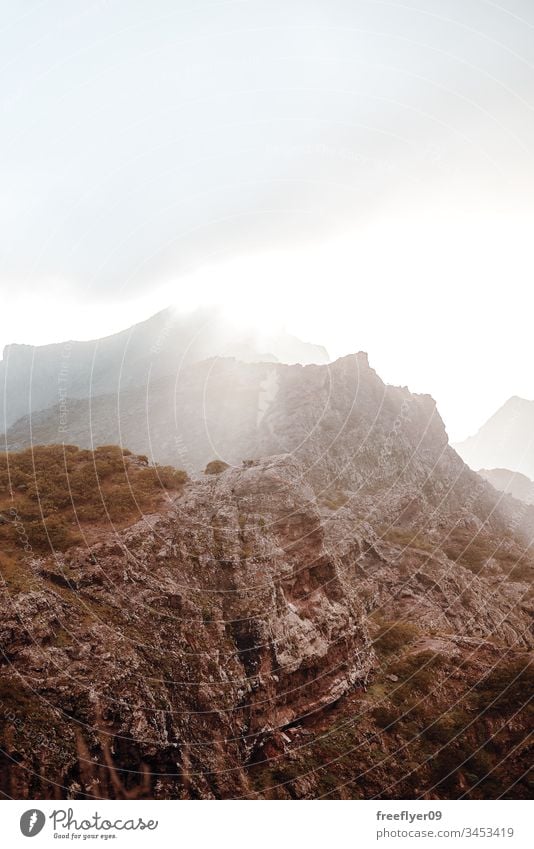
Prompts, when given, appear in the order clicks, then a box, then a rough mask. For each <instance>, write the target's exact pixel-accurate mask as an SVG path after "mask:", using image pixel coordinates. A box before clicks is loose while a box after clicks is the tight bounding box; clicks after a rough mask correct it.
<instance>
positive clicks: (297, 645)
mask: <svg viewBox="0 0 534 849" xmlns="http://www.w3.org/2000/svg"><path fill="white" fill-rule="evenodd" d="M181 378H182V379H181V380H180V381H178V382H175V381H167V380H165V379H161V380H160V381H157V382H155V383H154V387H153V389H154V393H156V394H155V395H152V394H150V392H149V396H148V401H147V400H146V396H145V399H144V401H142V399H141V394H140V393H139V392H137V391H134V390H132V392H133V395H132V405H131V406H129V408H128V410H127V411H126V412H125V411H124V410H123V406H122V405H123V402H124V401H125V399H126V398H127V395H126V394H125V395H122V394H121V396H120V403H121V406H120V407H117V399H116V398H114V396H111V398H112V401H108V400H106V399H109V398H110V396H107V395H103V396H100V397H101V399H104V400H101V401H100V402H98V403H99V404H100V406H97V407H96V408H95V409H91V415H93V416H94V426H95V427H97V426H98V427H99V428H101V434H100V435H102V436H114V435H115V434H118V435H122V436H123V437H124V433H123V430H122V428H123V427H124V428H126V427H128V431H127V433H128V438H129V439H130V438H131V439H133V438H134V437H137V438H138V439H139V441H140V442H141V443H143V444H144V445H148V446H149V447H150V448H151V449H152V450H151V451H149V455H150V456H151V458H152V457H154V456H155V454H156V453H157V452H161V456H162V457H163V456H168V457H170V458H171V460H173V462H172V466H171V467H158V466H151V465H150V464H149V462H148V460H147V458H146V457H143V456H137V455H136V454H132V453H131V450H129V449H126V448H125V447H110V446H107V447H102V448H99V449H96V450H95V451H92V450H88V449H87V448H78V447H75V446H68V445H55V446H54V445H49V446H46V447H39V446H35V444H34V445H33V447H32V448H31V449H29V450H25V451H19V452H14V451H11V452H10V453H9V454H7V455H3V458H2V462H1V463H0V539H1V541H2V545H1V546H0V569H1V572H2V577H3V582H1V583H0V623H1V624H0V648H1V650H2V651H1V652H0V658H1V661H0V687H1V688H2V689H1V692H2V699H3V710H2V712H1V713H0V751H1V752H2V753H3V754H2V755H1V758H2V760H1V763H0V767H1V768H0V791H1V792H2V793H4V794H5V795H8V796H15V797H16V798H35V797H37V798H42V797H54V796H56V795H58V793H59V795H64V796H66V797H67V798H84V797H88V798H94V797H96V798H109V797H112V798H135V797H154V798H187V799H193V798H206V799H207V798H236V797H246V798H278V799H290V798H299V799H305V798H308V799H309V798H318V797H330V798H371V797H377V796H378V797H381V798H386V799H387V798H401V799H402V798H419V797H423V798H429V799H435V798H455V797H462V798H493V797H495V798H497V797H512V798H513V797H518V798H526V797H528V795H529V793H530V792H531V791H530V789H529V784H528V778H527V777H526V776H527V775H528V766H529V762H530V758H529V751H528V741H529V734H530V729H531V723H532V712H531V708H530V707H529V702H528V698H529V693H530V692H531V688H532V683H533V682H532V666H531V658H532V648H533V637H532V629H531V626H532V613H533V607H532V573H533V556H532V545H531V543H532V539H533V538H534V508H533V507H529V506H528V505H526V504H525V505H522V506H521V509H519V510H518V502H517V501H515V500H514V499H513V498H511V497H509V496H507V495H503V494H501V493H497V492H496V490H495V489H494V488H493V487H492V486H491V485H490V484H489V483H487V482H485V481H483V480H482V479H481V478H480V477H479V476H478V475H477V474H476V473H475V472H473V471H471V470H470V469H469V468H468V467H467V466H466V465H465V464H464V463H463V461H462V460H461V459H460V457H459V456H458V455H457V454H456V452H455V451H454V450H453V449H452V448H451V447H450V446H449V445H448V442H447V437H446V433H445V428H444V426H443V422H442V421H441V418H440V416H439V414H438V412H437V410H436V405H435V403H434V401H433V400H432V399H431V398H430V397H429V396H426V395H413V394H411V393H410V392H409V391H408V390H407V389H405V388H398V387H392V386H387V385H385V384H384V383H383V382H382V381H381V379H380V378H379V376H378V375H377V374H376V372H375V371H374V370H373V369H372V368H371V367H370V365H369V363H368V360H367V357H366V355H365V354H356V355H353V356H349V357H345V358H342V359H340V360H338V361H336V362H335V363H332V364H329V365H308V366H305V367H303V366H295V365H293V366H291V365H282V364H276V363H261V364H255V363H240V362H237V361H236V360H233V359H219V358H217V359H212V360H209V361H206V362H201V363H196V364H193V365H191V366H190V367H188V369H184V372H183V375H181ZM150 388H152V387H149V389H150ZM93 400H96V399H93ZM113 401H114V403H115V407H113ZM136 404H137V405H138V406H135V405H136ZM85 409H86V411H87V409H89V408H88V407H86V408H85ZM66 413H67V419H68V426H69V427H72V428H74V427H75V426H76V427H77V428H80V429H82V428H83V426H84V425H83V421H84V417H83V414H82V413H80V414H79V415H78V412H77V411H76V409H75V408H71V407H70V404H69V405H67V410H66ZM147 413H148V415H147ZM108 416H110V417H111V418H107V417H108ZM113 416H116V419H115V418H113ZM130 417H131V419H130ZM34 424H35V423H34ZM32 426H33V425H32ZM36 426H37V425H36ZM38 426H39V427H43V426H44V424H43V422H41V424H40V425H38ZM48 426H49V427H51V424H50V422H48ZM85 427H86V430H85V431H83V430H80V434H81V435H83V434H85V437H87V436H89V439H90V430H89V431H87V422H86V423H85ZM113 427H115V428H116V430H115V431H113V429H112V428H113ZM19 428H21V429H20V435H21V438H22V435H23V428H22V426H21V425H19ZM35 435H36V434H35V433H34V436H35ZM72 435H73V431H69V432H68V433H67V436H69V438H70V437H71V436H72ZM26 436H27V434H26ZM85 437H84V438H85ZM124 442H125V440H124V439H123V445H124ZM34 443H35V440H34ZM217 455H220V456H219V458H218V462H213V461H215V460H217ZM206 458H207V459H208V461H209V463H208V465H207V467H206V471H205V473H201V472H200V468H201V466H202V464H203V463H204V462H205V461H206ZM221 458H222V459H226V461H227V462H228V463H230V465H226V464H225V463H224V462H223V461H222V459H221ZM180 459H183V460H184V461H185V462H184V463H183V464H180V462H179V460H180ZM180 465H182V466H183V465H189V466H190V469H188V470H187V471H189V475H186V474H185V473H178V472H176V470H175V469H173V466H180ZM488 741H489V742H488Z"/></svg>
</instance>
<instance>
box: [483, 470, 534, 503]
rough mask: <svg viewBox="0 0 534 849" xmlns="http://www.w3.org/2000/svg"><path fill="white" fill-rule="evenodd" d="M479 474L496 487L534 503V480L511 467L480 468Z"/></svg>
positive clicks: (521, 499)
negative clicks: (511, 469) (512, 470)
mask: <svg viewBox="0 0 534 849" xmlns="http://www.w3.org/2000/svg"><path fill="white" fill-rule="evenodd" d="M478 474H479V475H480V476H481V477H482V478H484V480H486V481H488V482H489V483H490V484H491V485H492V486H494V487H495V489H498V490H499V491H500V492H506V493H508V494H509V495H513V496H514V498H517V499H519V501H524V502H525V504H534V481H531V480H530V478H527V477H526V475H522V474H521V473H520V472H511V471H510V470H509V469H479V471H478Z"/></svg>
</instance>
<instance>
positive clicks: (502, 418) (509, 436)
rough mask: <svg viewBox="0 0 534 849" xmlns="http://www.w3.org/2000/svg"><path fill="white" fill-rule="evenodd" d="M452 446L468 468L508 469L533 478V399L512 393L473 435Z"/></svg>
mask: <svg viewBox="0 0 534 849" xmlns="http://www.w3.org/2000/svg"><path fill="white" fill-rule="evenodd" d="M454 448H455V449H456V451H457V452H458V454H459V455H460V457H462V458H463V460H465V462H466V463H467V464H468V465H469V466H471V468H472V469H510V471H512V472H520V473H521V474H523V475H526V476H527V477H528V478H530V479H533V478H534V401H527V400H525V399H524V398H518V397H517V396H514V397H513V398H510V399H509V400H508V401H507V402H506V404H504V405H503V406H502V407H501V408H500V409H499V410H497V412H496V413H495V415H493V416H492V417H491V418H490V419H489V420H488V421H487V422H486V424H484V425H483V426H482V427H481V428H480V430H479V431H478V433H476V434H475V436H470V437H469V438H468V439H466V440H465V441H464V442H459V443H457V444H456V445H455V446H454Z"/></svg>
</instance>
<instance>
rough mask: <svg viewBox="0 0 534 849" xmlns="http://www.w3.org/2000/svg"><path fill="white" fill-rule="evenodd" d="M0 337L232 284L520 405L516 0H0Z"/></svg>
mask: <svg viewBox="0 0 534 849" xmlns="http://www.w3.org/2000/svg"><path fill="white" fill-rule="evenodd" d="M0 12H1V16H0V101H1V112H0V115H1V118H0V120H1V125H2V126H1V133H0V185H1V192H0V232H1V234H2V237H1V245H2V249H1V256H0V261H1V267H0V274H1V285H2V311H1V314H0V345H4V344H6V343H9V342H26V343H33V344H40V343H44V342H49V341H59V340H63V339H66V338H71V337H75V338H90V337H93V336H99V335H104V334H106V333H109V332H112V331H115V330H119V329H121V328H122V327H124V326H127V325H129V324H131V323H132V322H134V321H136V320H140V319H142V318H145V317H147V316H148V315H150V314H151V313H153V312H155V311H157V310H158V309H160V308H161V307H163V306H166V305H167V304H168V303H169V302H174V303H176V304H177V305H179V306H180V305H181V304H183V305H184V307H185V306H187V307H190V306H192V305H194V303H195V302H196V301H199V302H201V301H206V300H210V299H215V300H223V301H224V300H226V301H227V302H229V303H231V304H232V305H235V308H236V310H237V309H239V308H243V307H244V309H245V311H246V312H249V313H250V312H256V313H257V314H258V315H259V316H260V317H261V320H262V322H263V323H265V320H266V319H268V320H271V321H273V322H282V323H285V325H286V326H287V328H288V329H289V330H295V331H296V332H298V333H299V334H300V335H302V336H304V337H305V338H307V339H309V340H310V341H317V342H322V343H324V344H325V345H326V346H327V347H328V348H329V350H330V353H331V354H332V355H333V356H337V355H340V354H344V353H348V352H351V351H356V350H360V349H365V350H367V351H368V352H369V355H370V360H371V363H372V364H373V365H374V366H375V367H376V369H377V371H378V372H379V373H380V374H381V376H382V377H383V378H384V379H386V380H388V381H390V382H394V383H400V384H403V385H404V384H407V385H408V386H409V387H410V388H411V389H413V390H415V391H425V392H430V393H431V394H432V395H433V396H434V397H435V398H436V399H437V401H438V404H439V407H440V410H441V412H442V415H443V416H444V418H445V420H446V423H447V426H448V429H449V433H450V435H451V436H452V437H453V438H461V437H463V436H465V435H467V434H468V433H470V432H471V431H473V430H476V428H477V427H478V426H479V425H480V424H481V423H482V422H483V421H484V420H485V419H486V418H487V417H488V416H489V415H490V414H491V413H493V412H494V410H495V409H496V407H497V406H499V405H500V404H501V403H503V402H504V401H505V400H506V399H507V398H508V397H509V396H510V395H513V394H520V395H524V396H526V397H529V398H534V370H533V368H532V347H533V345H532V338H533V329H532V325H533V311H532V300H533V299H532V294H531V292H532V284H533V280H532V268H533V259H532V254H533V249H532V242H533V233H534V226H533V225H534V212H533V205H532V198H533V197H534V193H533V189H534V179H533V177H534V165H533V161H534V160H533V141H534V111H533V110H534V6H533V4H532V2H530V0H502V2H486V0H409V2H406V3H401V2H396V0H390V2H381V0H368V2H363V0H344V2H343V0H301V1H300V2H299V0H264V2H262V1H261V0H250V2H243V0H236V2H210V3H208V2H202V0H194V2H193V0H191V2H185V0H173V2H166V0H151V2H146V0H143V1H142V2H136V1H135V0H120V2H115V1H114V0H100V2H92V3H91V2H77V0H74V2H73V0H65V2H58V0H51V2H45V0H40V2H33V0H10V2H6V1H5V0H0Z"/></svg>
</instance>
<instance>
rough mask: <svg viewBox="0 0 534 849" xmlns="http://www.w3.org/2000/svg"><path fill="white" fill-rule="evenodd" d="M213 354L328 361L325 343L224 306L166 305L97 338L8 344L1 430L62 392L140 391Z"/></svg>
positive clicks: (60, 399) (1, 365) (0, 382)
mask: <svg viewBox="0 0 534 849" xmlns="http://www.w3.org/2000/svg"><path fill="white" fill-rule="evenodd" d="M213 356H233V357H237V358H239V359H240V360H242V361H244V362H249V361H256V362H259V361H267V362H268V361H271V362H284V363H294V362H300V363H325V362H328V354H327V352H326V350H325V349H324V348H323V347H321V346H319V345H311V344H308V343H306V342H302V341H301V340H300V339H297V338H296V337H295V336H292V335H290V334H288V333H285V332H279V333H277V334H276V335H273V334H270V335H269V334H263V335H261V334H259V333H258V331H257V330H256V329H254V328H253V327H247V326H246V324H243V323H237V324H236V323H235V322H233V321H232V318H231V316H229V315H228V313H225V312H224V310H223V309H222V308H218V307H206V308H203V309H197V310H194V311H192V312H190V313H185V314H184V313H180V312H179V311H178V310H177V309H175V308H172V307H169V308H168V309H166V310H163V311H162V312H159V313H157V314H156V315H154V316H152V317H151V318H149V319H148V320H146V321H143V322H141V323H139V324H136V325H134V326H133V327H130V328H128V329H126V330H123V331H122V332H120V333H116V334H114V335H112V336H108V337H105V338H103V339H95V340H92V341H88V342H72V341H68V342H63V343H57V344H53V345H43V346H38V347H34V346H31V345H17V344H14V345H8V346H6V348H5V349H4V356H3V360H2V361H1V362H0V386H2V390H3V391H2V401H1V402H0V404H1V407H0V412H1V415H0V431H3V430H5V428H8V427H9V426H10V425H11V424H13V422H15V421H16V420H17V419H19V418H21V417H22V416H24V415H26V414H29V413H30V412H35V411H38V410H43V409H46V408H47V407H51V406H53V405H55V404H58V403H60V404H62V405H64V403H65V399H66V398H70V399H80V398H90V397H93V396H98V395H102V394H115V395H117V396H118V395H119V394H120V393H122V392H124V391H127V390H132V389H141V390H145V391H146V387H147V386H148V384H149V383H150V382H152V381H154V380H157V379H158V378H161V377H163V376H165V377H174V378H178V377H179V374H180V371H181V370H182V369H184V368H185V367H186V366H188V365H191V364H192V363H195V362H198V361H200V360H204V359H206V358H208V357H213Z"/></svg>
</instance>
